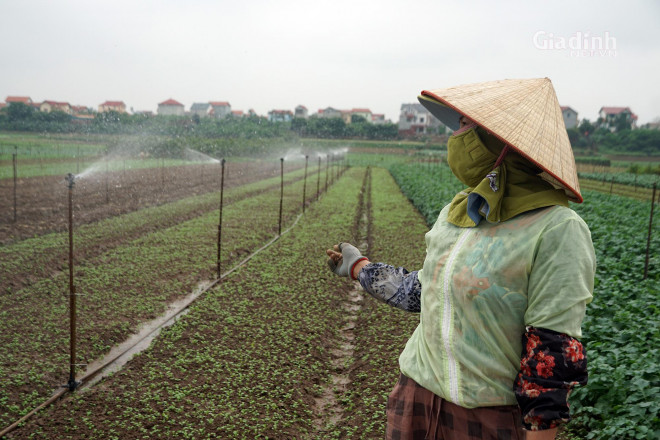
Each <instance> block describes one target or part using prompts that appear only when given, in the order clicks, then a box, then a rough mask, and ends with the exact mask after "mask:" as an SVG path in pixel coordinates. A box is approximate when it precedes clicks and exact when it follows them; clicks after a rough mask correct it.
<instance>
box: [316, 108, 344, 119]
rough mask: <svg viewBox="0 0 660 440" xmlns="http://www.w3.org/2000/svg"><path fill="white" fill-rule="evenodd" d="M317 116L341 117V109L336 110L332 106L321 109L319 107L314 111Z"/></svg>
mask: <svg viewBox="0 0 660 440" xmlns="http://www.w3.org/2000/svg"><path fill="white" fill-rule="evenodd" d="M316 114H317V115H318V117H319V118H341V116H342V115H341V110H337V109H335V108H332V107H327V108H323V109H319V111H318V112H317V113H316Z"/></svg>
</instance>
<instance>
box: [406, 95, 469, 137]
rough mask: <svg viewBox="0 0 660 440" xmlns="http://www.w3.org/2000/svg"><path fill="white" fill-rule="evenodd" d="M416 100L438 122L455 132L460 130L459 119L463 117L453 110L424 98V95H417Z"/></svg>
mask: <svg viewBox="0 0 660 440" xmlns="http://www.w3.org/2000/svg"><path fill="white" fill-rule="evenodd" d="M422 93H423V92H422ZM417 100H418V101H419V103H420V104H422V105H423V106H424V108H426V109H427V110H428V111H429V112H431V114H432V115H433V116H435V117H436V118H438V119H439V120H440V122H442V123H443V124H445V125H446V126H447V127H449V128H450V129H452V130H454V131H456V130H458V129H459V128H460V118H461V116H463V115H461V114H460V113H459V112H457V111H456V110H454V109H453V108H451V107H448V106H447V105H445V104H443V103H441V102H440V101H438V100H436V99H433V98H431V97H429V96H425V95H424V94H422V95H419V96H418V97H417Z"/></svg>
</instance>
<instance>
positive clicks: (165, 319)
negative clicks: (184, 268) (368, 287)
mask: <svg viewBox="0 0 660 440" xmlns="http://www.w3.org/2000/svg"><path fill="white" fill-rule="evenodd" d="M301 217H302V214H298V216H297V217H296V219H295V221H294V222H293V224H292V225H291V226H289V227H288V228H287V229H285V230H284V231H283V232H282V233H281V234H280V235H277V236H276V237H275V238H273V239H272V240H270V241H269V242H268V243H266V244H265V245H263V246H262V247H260V248H259V249H257V250H256V251H254V252H253V253H251V254H250V255H248V256H247V257H245V258H244V259H243V260H241V261H240V262H239V263H238V264H237V265H236V266H234V267H232V268H231V269H229V270H228V271H227V272H225V273H223V274H222V275H221V276H220V277H219V278H216V279H215V280H213V281H212V282H211V283H210V284H209V285H208V286H206V287H204V288H203V289H201V290H200V291H199V292H195V293H193V294H192V295H189V296H188V298H187V299H186V300H184V301H183V302H182V303H181V305H180V306H179V307H178V308H176V309H174V310H170V311H169V312H168V313H166V314H165V315H164V316H162V317H161V318H160V319H161V320H162V322H160V323H159V324H158V325H157V326H156V327H155V328H153V329H152V330H151V331H149V332H148V333H147V334H146V335H143V336H142V337H141V338H139V339H138V340H137V341H134V342H133V343H132V344H130V345H129V346H128V347H126V348H125V349H124V350H122V351H121V352H120V353H117V354H116V355H114V356H113V357H111V358H110V359H108V360H107V361H106V362H104V363H103V364H102V365H100V366H98V367H96V368H94V369H93V370H91V371H89V372H86V373H85V375H84V376H83V377H81V378H80V379H79V383H80V385H79V386H78V387H77V388H82V387H84V386H85V384H87V383H89V382H91V380H92V379H93V378H94V377H96V376H98V375H99V374H100V373H102V372H104V371H105V370H107V369H108V368H109V367H110V366H111V365H112V364H113V363H115V362H116V361H117V360H118V359H119V358H121V357H122V356H124V355H125V354H126V353H128V352H130V351H131V350H132V349H133V348H135V347H136V346H137V345H139V344H141V343H142V342H143V341H145V340H147V339H149V338H151V339H153V338H155V337H156V336H157V335H158V333H159V332H160V331H161V329H162V328H164V327H167V326H169V325H172V324H173V323H174V322H176V321H177V319H179V317H180V316H182V315H183V314H184V312H186V310H187V309H188V307H189V306H190V304H192V303H193V302H194V301H195V300H196V299H197V298H199V297H200V296H201V295H202V294H204V293H206V292H207V291H208V290H210V289H211V288H213V287H215V286H216V285H217V284H218V283H219V282H220V281H222V279H223V278H226V277H227V276H228V275H230V274H231V273H233V272H235V271H236V270H238V269H239V268H240V267H242V266H244V265H245V264H246V263H247V262H248V261H250V260H251V259H252V258H254V257H255V256H256V255H257V254H259V253H260V252H262V251H264V250H265V249H267V248H269V247H270V246H271V245H273V243H275V242H276V241H277V240H279V239H280V237H282V235H284V234H286V233H288V232H289V231H290V230H291V229H293V228H294V227H295V226H296V225H297V224H298V221H299V220H300V218H301ZM68 391H69V388H68V386H67V385H64V386H63V388H61V389H58V390H57V391H55V393H54V394H53V395H52V396H51V397H50V398H49V399H48V400H46V401H45V402H43V403H42V404H41V405H39V406H38V407H36V408H35V409H33V410H32V411H30V412H29V413H27V414H26V415H24V416H23V417H21V418H20V419H19V420H18V421H16V422H14V423H12V424H11V425H10V426H8V427H7V428H5V429H3V430H2V431H1V432H0V438H2V437H4V436H5V435H7V434H9V433H10V432H11V431H13V430H15V429H16V428H18V427H19V426H20V425H21V424H22V423H24V422H27V421H28V420H29V419H31V418H32V417H33V416H34V415H35V414H36V413H37V412H38V411H40V410H42V409H44V408H46V407H47V406H49V405H51V404H52V403H54V402H56V401H57V400H59V399H60V398H61V397H62V396H63V395H64V394H65V393H67V392H68Z"/></svg>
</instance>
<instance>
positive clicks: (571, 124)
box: [561, 106, 578, 129]
mask: <svg viewBox="0 0 660 440" xmlns="http://www.w3.org/2000/svg"><path fill="white" fill-rule="evenodd" d="M561 114H562V116H563V117H564V125H565V126H566V129H569V128H575V127H577V125H578V117H577V116H578V113H577V112H576V111H575V110H573V109H572V108H570V107H568V106H562V107H561Z"/></svg>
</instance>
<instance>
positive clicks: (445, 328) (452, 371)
mask: <svg viewBox="0 0 660 440" xmlns="http://www.w3.org/2000/svg"><path fill="white" fill-rule="evenodd" d="M470 231H471V229H466V230H465V231H464V232H463V233H462V234H461V235H460V236H459V237H458V240H457V241H456V244H455V245H454V248H453V249H452V250H451V253H450V254H449V258H448V259H447V264H446V265H445V273H444V282H443V288H442V293H443V298H444V308H443V314H442V342H443V344H444V348H445V353H446V354H447V362H448V369H449V396H450V397H451V400H452V402H454V403H456V404H460V402H459V400H458V397H459V396H458V365H457V363H456V358H455V357H454V353H453V352H452V348H451V340H452V336H453V325H452V322H453V319H452V318H453V316H454V310H453V307H452V301H451V294H450V280H451V278H450V276H451V273H452V269H453V266H454V260H455V259H456V257H457V256H458V253H459V252H460V250H461V248H462V247H463V244H464V243H465V240H466V239H467V237H468V236H469V235H470Z"/></svg>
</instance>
